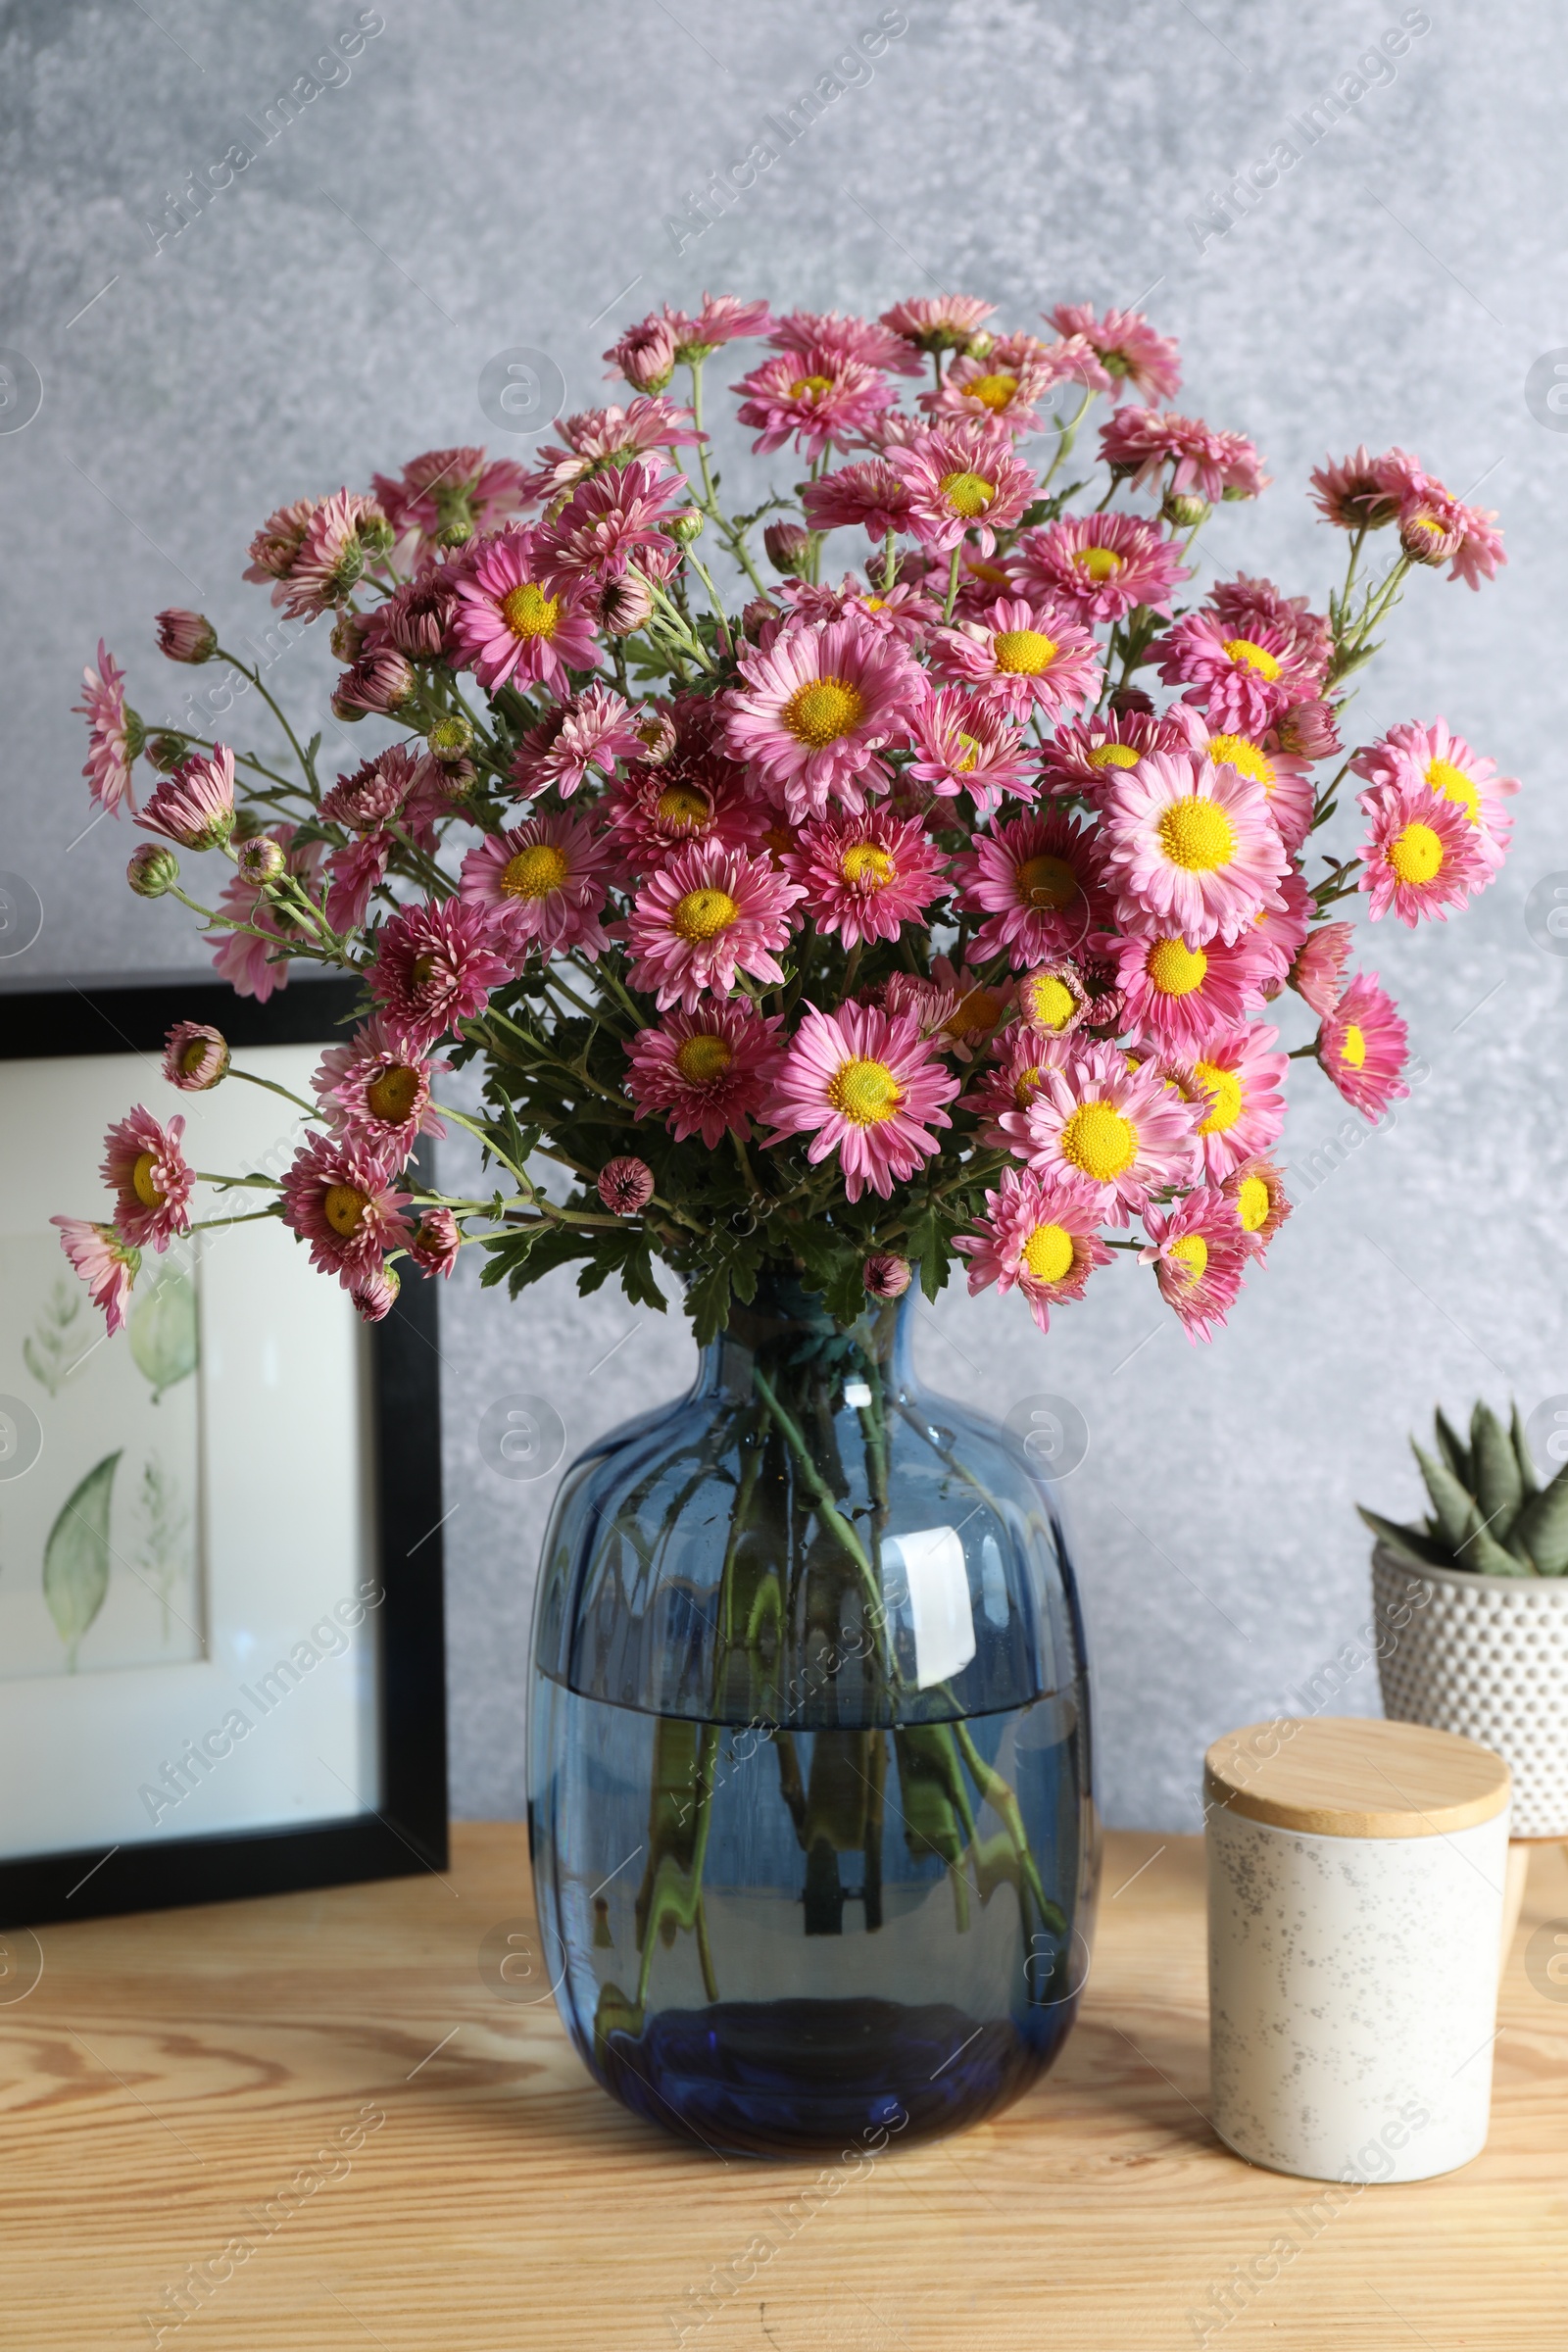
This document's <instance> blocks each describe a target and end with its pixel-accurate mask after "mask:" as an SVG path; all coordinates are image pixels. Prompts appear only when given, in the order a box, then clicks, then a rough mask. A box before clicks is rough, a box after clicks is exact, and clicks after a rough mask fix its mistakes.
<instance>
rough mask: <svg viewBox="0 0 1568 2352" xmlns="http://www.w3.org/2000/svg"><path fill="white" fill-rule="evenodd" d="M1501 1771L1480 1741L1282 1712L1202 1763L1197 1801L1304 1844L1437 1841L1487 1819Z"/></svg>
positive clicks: (1414, 1727)
mask: <svg viewBox="0 0 1568 2352" xmlns="http://www.w3.org/2000/svg"><path fill="white" fill-rule="evenodd" d="M1508 1787H1509V1783H1508V1767H1507V1765H1506V1764H1505V1763H1504V1762H1503V1760H1502V1758H1501V1756H1498V1755H1495V1754H1494V1753H1493V1751H1492V1749H1491V1748H1490V1747H1483V1746H1482V1745H1481V1743H1480V1741H1479V1740H1462V1739H1460V1738H1459V1736H1458V1734H1457V1733H1455V1732H1434V1731H1429V1730H1428V1729H1427V1727H1426V1725H1425V1724H1420V1723H1388V1722H1385V1721H1384V1720H1383V1719H1382V1718H1381V1717H1379V1716H1354V1715H1310V1716H1288V1715H1287V1716H1281V1717H1280V1718H1279V1719H1278V1720H1277V1721H1275V1722H1273V1723H1252V1724H1249V1725H1248V1726H1247V1728H1246V1730H1245V1731H1240V1732H1227V1733H1226V1735H1225V1737H1224V1739H1223V1740H1215V1742H1214V1744H1213V1746H1212V1747H1211V1748H1210V1749H1209V1751H1208V1753H1207V1755H1206V1756H1205V1757H1204V1759H1203V1796H1204V1800H1205V1806H1206V1805H1224V1806H1225V1807H1226V1808H1227V1809H1228V1810H1229V1811H1230V1812H1232V1813H1242V1814H1245V1815H1246V1817H1247V1818H1248V1820H1249V1821H1263V1822H1268V1823H1269V1824H1270V1825H1271V1826H1272V1827H1273V1828H1275V1829H1279V1830H1300V1831H1302V1832H1303V1833H1304V1834H1305V1835H1306V1836H1308V1837H1311V1838H1438V1837H1442V1836H1445V1835H1446V1833H1447V1832H1448V1831H1450V1830H1468V1829H1471V1828H1473V1827H1474V1825H1475V1824H1476V1823H1477V1822H1482V1821H1491V1820H1492V1818H1493V1816H1494V1815H1495V1814H1497V1813H1500V1812H1501V1811H1502V1808H1503V1806H1504V1805H1505V1804H1506V1803H1507V1802H1508Z"/></svg>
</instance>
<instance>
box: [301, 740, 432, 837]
mask: <svg viewBox="0 0 1568 2352" xmlns="http://www.w3.org/2000/svg"><path fill="white" fill-rule="evenodd" d="M414 775H415V761H414V755H413V754H412V753H411V752H410V751H408V750H407V749H406V748H405V746H404V745H402V744H401V743H394V744H390V745H388V747H387V749H386V750H385V751H384V752H377V753H376V754H375V756H374V757H373V759H369V760H365V761H363V762H362V764H361V765H360V766H359V767H357V768H356V769H355V770H354V773H353V774H352V775H351V776H345V775H341V774H340V775H339V777H338V780H337V782H336V783H335V784H334V785H333V786H332V789H331V791H330V792H326V793H323V794H322V796H321V809H320V813H321V816H322V818H323V819H324V821H325V822H326V823H327V824H329V825H342V826H344V827H346V828H347V830H348V831H349V832H351V833H378V832H379V831H380V830H381V828H382V827H383V826H384V825H386V824H388V823H389V822H390V821H391V819H392V818H393V817H395V816H397V815H398V814H399V812H400V810H401V809H402V808H403V804H404V802H405V801H406V800H407V799H408V797H409V794H410V792H411V791H412V789H413V786H414Z"/></svg>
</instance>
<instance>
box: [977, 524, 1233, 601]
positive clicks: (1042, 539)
mask: <svg viewBox="0 0 1568 2352" xmlns="http://www.w3.org/2000/svg"><path fill="white" fill-rule="evenodd" d="M1180 559H1181V550H1180V549H1179V548H1178V547H1177V545H1176V543H1175V541H1174V540H1172V539H1167V538H1165V537H1164V536H1163V534H1162V533H1161V532H1159V531H1158V530H1156V529H1155V527H1154V525H1153V524H1152V522H1140V521H1139V520H1138V518H1137V516H1136V515H1063V517H1062V519H1061V520H1060V521H1059V522H1048V523H1043V524H1041V525H1040V526H1039V528H1037V529H1035V530H1032V531H1025V533H1024V535H1023V537H1022V538H1021V539H1020V540H1019V542H1018V547H1017V554H1016V557H1015V565H1014V567H1015V576H1016V578H1017V581H1018V585H1019V587H1020V589H1021V590H1022V591H1023V593H1024V594H1025V595H1026V596H1031V597H1036V598H1040V599H1045V598H1059V599H1060V600H1061V601H1062V602H1063V603H1064V604H1065V605H1066V606H1067V608H1068V609H1069V611H1071V612H1073V613H1076V614H1077V616H1078V618H1079V619H1080V620H1091V621H1095V620H1100V621H1104V620H1120V619H1122V618H1123V617H1124V615H1125V614H1127V613H1130V612H1131V611H1132V609H1133V607H1134V606H1135V605H1147V606H1148V608H1149V610H1150V611H1151V612H1152V613H1169V611H1170V600H1171V595H1172V592H1173V590H1174V589H1175V587H1176V585H1177V583H1178V582H1179V581H1181V580H1186V579H1190V578H1191V577H1192V574H1191V573H1190V572H1189V571H1187V570H1185V569H1184V568H1183V566H1182V563H1181V560H1180Z"/></svg>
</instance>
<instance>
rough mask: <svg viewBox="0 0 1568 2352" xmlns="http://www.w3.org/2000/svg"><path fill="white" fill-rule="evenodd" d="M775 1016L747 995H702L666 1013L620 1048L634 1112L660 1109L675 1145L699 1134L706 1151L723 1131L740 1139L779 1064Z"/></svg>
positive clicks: (747, 1130) (747, 1133) (745, 1135)
mask: <svg viewBox="0 0 1568 2352" xmlns="http://www.w3.org/2000/svg"><path fill="white" fill-rule="evenodd" d="M781 1025H782V1022H781V1016H779V1015H778V1014H776V1013H775V1014H771V1015H769V1016H767V1017H765V1018H764V1017H763V1015H761V1014H760V1013H759V1012H758V1011H757V1009H756V1007H755V1006H754V1005H753V1004H752V1002H751V1000H750V998H749V997H745V996H734V997H726V998H718V997H710V998H705V999H704V1001H703V1003H702V1004H701V1005H700V1006H699V1007H698V1009H697V1010H696V1011H695V1012H667V1013H666V1014H665V1015H664V1018H663V1019H662V1021H661V1022H660V1023H659V1025H658V1027H657V1028H653V1029H640V1030H639V1031H638V1033H637V1035H636V1036H635V1037H634V1038H633V1039H632V1040H631V1042H630V1043H629V1045H628V1046H627V1048H626V1052H627V1054H628V1055H629V1057H630V1060H631V1067H630V1069H629V1070H628V1071H627V1072H626V1092H627V1094H628V1095H630V1097H631V1099H632V1101H633V1102H634V1103H636V1104H637V1111H638V1116H639V1118H640V1117H642V1116H643V1114H644V1113H645V1112H648V1111H662V1113H663V1114H664V1117H665V1120H666V1122H667V1124H668V1127H669V1132H670V1134H671V1135H672V1136H673V1137H674V1139H675V1141H676V1143H677V1144H680V1143H684V1142H685V1141H686V1138H687V1137H688V1136H692V1135H700V1136H701V1137H702V1139H703V1142H704V1143H705V1144H706V1145H707V1147H708V1149H709V1151H710V1152H713V1151H716V1150H717V1149H718V1146H719V1145H720V1144H721V1143H722V1142H723V1140H724V1137H725V1136H726V1134H730V1135H738V1136H739V1137H740V1139H741V1141H742V1143H745V1142H747V1141H748V1140H749V1138H750V1136H751V1132H752V1114H753V1113H755V1112H756V1111H757V1110H758V1109H759V1108H760V1104H761V1103H762V1101H763V1099H764V1097H765V1096H766V1094H767V1091H768V1087H769V1084H770V1082H771V1080H772V1077H773V1074H774V1071H775V1069H776V1067H777V1064H778V1060H779V1054H780V1048H779V1042H778V1033H779V1029H780V1027H781Z"/></svg>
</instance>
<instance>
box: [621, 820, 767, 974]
mask: <svg viewBox="0 0 1568 2352" xmlns="http://www.w3.org/2000/svg"><path fill="white" fill-rule="evenodd" d="M803 895H804V894H803V893H802V891H801V890H800V888H799V886H798V885H797V884H796V883H794V882H789V881H786V879H785V877H784V876H783V875H782V874H779V873H775V872H774V870H773V867H772V866H771V864H770V863H769V862H768V860H767V859H766V858H746V857H743V856H741V855H740V854H739V853H738V852H737V851H734V850H726V849H724V848H723V847H722V846H721V845H719V844H717V843H704V844H703V845H702V846H701V847H699V848H695V849H689V850H680V851H677V853H676V855H675V856H674V857H673V858H671V859H670V860H669V863H668V864H667V865H665V866H662V867H661V869H660V871H659V872H658V873H656V874H651V875H650V876H649V878H648V880H647V881H646V882H644V883H643V885H642V887H641V889H640V890H639V891H638V893H637V897H636V899H635V900H634V902H633V905H632V909H631V915H630V919H629V921H628V923H627V928H626V937H627V943H628V945H629V947H630V949H631V953H632V955H633V956H634V957H635V958H636V960H635V961H634V963H633V965H632V968H631V985H632V986H633V988H641V989H647V990H649V991H651V992H657V993H656V994H655V1002H656V1004H657V1005H658V1006H659V1009H660V1011H661V1012H665V1011H667V1010H668V1008H669V1006H670V1005H681V1006H682V1007H683V1008H684V1010H685V1011H687V1012H695V1011H696V1010H697V1007H698V1005H700V1004H701V1003H702V1001H703V998H704V997H705V996H706V995H713V996H725V995H727V994H728V992H729V990H730V989H731V988H732V987H733V986H734V984H735V975H736V973H737V971H741V972H750V973H751V974H752V975H753V977H754V978H756V979H759V980H768V981H775V980H782V979H783V977H784V974H783V971H782V969H781V968H780V966H779V964H778V963H777V961H776V960H775V954H776V951H777V950H778V949H780V948H783V947H786V946H787V945H788V944H789V938H790V933H791V931H792V930H793V928H794V924H793V921H792V918H791V914H790V909H791V907H795V906H797V905H798V904H799V902H800V900H801V898H802V896H803Z"/></svg>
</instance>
